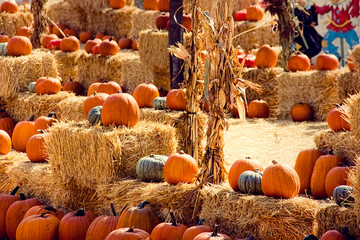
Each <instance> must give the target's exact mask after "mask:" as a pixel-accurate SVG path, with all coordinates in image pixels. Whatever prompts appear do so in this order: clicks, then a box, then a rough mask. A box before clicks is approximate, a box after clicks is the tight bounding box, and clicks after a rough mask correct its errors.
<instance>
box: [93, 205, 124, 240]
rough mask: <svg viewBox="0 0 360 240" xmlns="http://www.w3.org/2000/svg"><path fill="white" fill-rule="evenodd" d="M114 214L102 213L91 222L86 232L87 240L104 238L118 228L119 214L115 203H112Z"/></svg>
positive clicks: (101, 239)
mask: <svg viewBox="0 0 360 240" xmlns="http://www.w3.org/2000/svg"><path fill="white" fill-rule="evenodd" d="M110 206H111V210H112V214H113V216H108V215H101V216H98V217H96V218H95V219H94V220H93V221H92V222H91V224H90V226H89V229H88V230H87V233H86V240H104V239H106V238H107V236H108V235H109V234H110V233H111V232H112V231H114V230H115V229H116V225H117V223H118V221H119V216H116V212H115V209H114V205H113V204H110Z"/></svg>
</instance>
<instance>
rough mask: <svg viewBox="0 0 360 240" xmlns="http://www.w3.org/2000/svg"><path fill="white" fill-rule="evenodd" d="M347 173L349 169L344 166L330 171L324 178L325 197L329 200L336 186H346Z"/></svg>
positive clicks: (341, 165)
mask: <svg viewBox="0 0 360 240" xmlns="http://www.w3.org/2000/svg"><path fill="white" fill-rule="evenodd" d="M348 173H349V168H348V167H346V166H345V165H344V164H340V166H337V167H334V168H332V169H330V171H329V172H328V174H326V178H325V191H326V195H327V196H328V197H329V198H330V197H331V196H332V195H333V191H334V189H335V188H336V187H337V186H340V185H346V179H347V176H348Z"/></svg>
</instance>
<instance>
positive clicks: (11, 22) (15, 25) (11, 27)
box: [0, 11, 34, 37]
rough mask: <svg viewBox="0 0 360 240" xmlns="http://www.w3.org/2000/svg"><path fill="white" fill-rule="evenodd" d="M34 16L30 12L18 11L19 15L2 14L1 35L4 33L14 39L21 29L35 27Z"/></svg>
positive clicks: (0, 19) (0, 14) (0, 18)
mask: <svg viewBox="0 0 360 240" xmlns="http://www.w3.org/2000/svg"><path fill="white" fill-rule="evenodd" d="M33 21H34V18H33V15H32V14H31V13H30V12H25V11H18V12H17V13H6V12H1V13H0V33H2V32H4V33H5V34H6V35H8V36H9V37H13V36H14V35H15V34H16V32H17V31H18V30H19V29H20V28H21V27H25V26H26V27H31V26H32V25H33Z"/></svg>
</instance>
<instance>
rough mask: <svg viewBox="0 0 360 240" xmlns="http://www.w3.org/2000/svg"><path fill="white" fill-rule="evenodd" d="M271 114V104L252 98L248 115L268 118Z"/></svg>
mask: <svg viewBox="0 0 360 240" xmlns="http://www.w3.org/2000/svg"><path fill="white" fill-rule="evenodd" d="M269 114H270V108H269V104H268V103H267V102H266V101H264V100H262V99H260V98H259V99H258V100H252V101H251V102H250V103H249V106H248V111H247V116H248V117H249V118H268V117H269Z"/></svg>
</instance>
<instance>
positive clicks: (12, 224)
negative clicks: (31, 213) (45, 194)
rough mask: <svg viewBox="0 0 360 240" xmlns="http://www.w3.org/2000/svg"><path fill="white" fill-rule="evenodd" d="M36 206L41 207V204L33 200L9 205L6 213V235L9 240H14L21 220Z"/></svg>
mask: <svg viewBox="0 0 360 240" xmlns="http://www.w3.org/2000/svg"><path fill="white" fill-rule="evenodd" d="M23 199H24V198H23ZM36 205H41V202H40V201H39V200H37V199H35V198H29V199H24V200H19V201H16V202H14V203H13V204H11V206H10V207H9V209H8V210H7V212H6V233H7V235H8V237H9V239H10V240H16V229H17V227H18V225H19V224H20V222H21V221H22V220H23V218H24V216H25V214H26V212H27V211H28V210H29V209H30V208H32V207H33V206H36Z"/></svg>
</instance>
